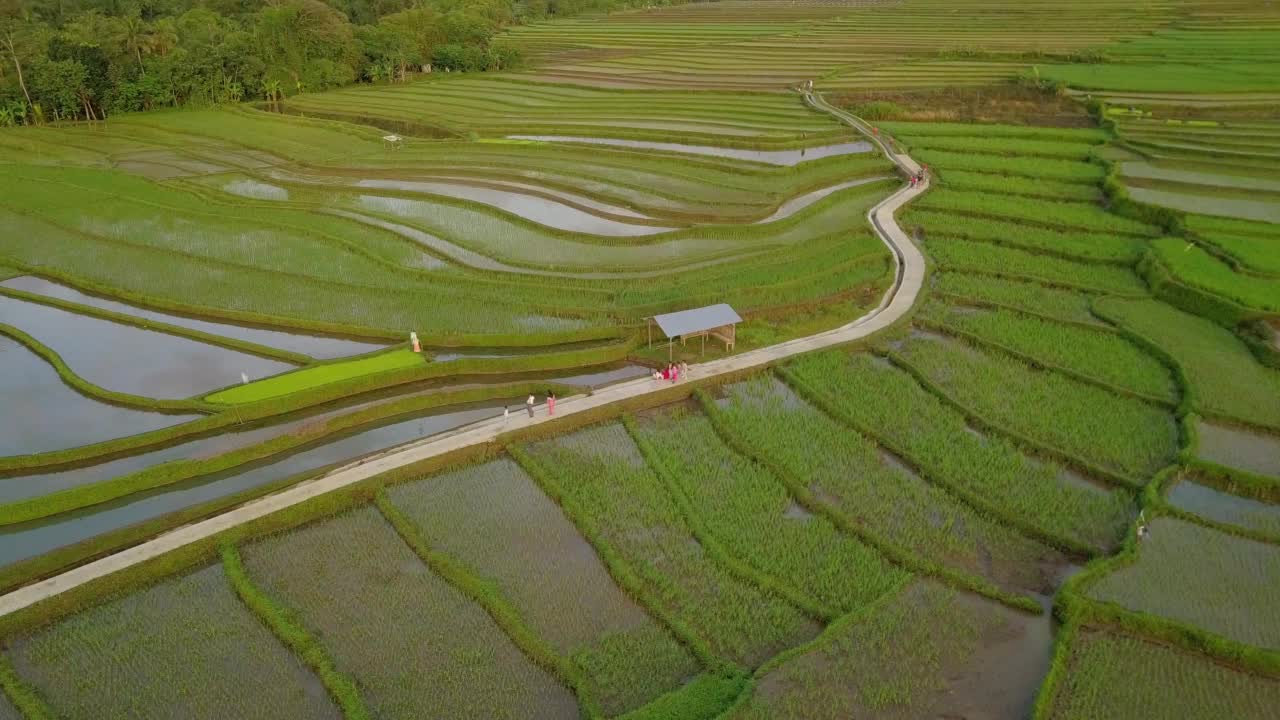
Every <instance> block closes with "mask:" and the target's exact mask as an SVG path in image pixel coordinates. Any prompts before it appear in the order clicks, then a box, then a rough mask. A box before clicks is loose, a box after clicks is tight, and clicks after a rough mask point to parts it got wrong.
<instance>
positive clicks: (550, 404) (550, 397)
mask: <svg viewBox="0 0 1280 720" xmlns="http://www.w3.org/2000/svg"><path fill="white" fill-rule="evenodd" d="M547 414H548V415H555V414H556V394H555V393H554V392H549V393H547Z"/></svg>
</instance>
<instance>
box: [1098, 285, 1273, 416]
mask: <svg viewBox="0 0 1280 720" xmlns="http://www.w3.org/2000/svg"><path fill="white" fill-rule="evenodd" d="M1094 307H1095V309H1096V310H1097V312H1098V314H1100V315H1101V316H1103V317H1104V318H1106V319H1108V320H1110V321H1112V322H1115V323H1117V324H1118V325H1120V326H1121V327H1122V328H1124V329H1126V330H1128V331H1130V332H1133V333H1135V334H1136V335H1138V336H1140V337H1142V338H1145V339H1146V340H1147V341H1148V342H1151V343H1152V344H1154V345H1155V346H1157V347H1159V348H1161V349H1162V350H1164V351H1165V352H1167V353H1169V355H1170V356H1171V357H1172V358H1173V359H1174V361H1175V362H1177V364H1178V366H1179V367H1180V368H1181V370H1182V373H1183V375H1184V376H1185V378H1186V382H1187V383H1188V385H1189V389H1190V391H1191V395H1192V406H1193V407H1195V408H1197V409H1199V410H1200V411H1201V412H1203V413H1206V414H1209V415H1217V416H1221V417H1226V418H1234V419H1238V420H1242V421H1244V422H1248V423H1252V424H1254V425H1261V426H1264V427H1270V428H1274V429H1280V404H1277V403H1276V402H1275V398H1277V397H1280V372H1278V371H1276V370H1274V369H1271V368H1268V367H1264V366H1263V365H1260V364H1259V363H1258V362H1257V360H1256V359H1254V357H1253V354H1252V353H1251V352H1249V348H1248V347H1247V346H1246V345H1245V344H1244V343H1242V342H1241V341H1240V339H1239V338H1238V337H1236V336H1235V335H1234V334H1233V333H1231V332H1230V331H1229V330H1227V329H1226V328H1223V327H1222V326H1221V325H1218V324H1216V323H1214V322H1212V321H1210V320H1206V319H1204V318H1202V317H1199V316H1196V315H1191V314H1189V313H1185V312H1182V311H1181V310H1177V309H1175V308H1173V307H1171V306H1169V305H1166V304H1164V303H1162V302H1157V301H1155V300H1123V299H1120V298H1101V299H1099V300H1097V301H1096V302H1095V304H1094Z"/></svg>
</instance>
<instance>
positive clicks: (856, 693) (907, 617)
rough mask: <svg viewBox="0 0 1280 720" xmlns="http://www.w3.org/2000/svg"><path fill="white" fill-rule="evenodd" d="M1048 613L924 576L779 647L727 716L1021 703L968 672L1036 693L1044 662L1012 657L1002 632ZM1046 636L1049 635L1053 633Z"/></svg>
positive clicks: (976, 709) (734, 719) (880, 713)
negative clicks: (1008, 660)
mask: <svg viewBox="0 0 1280 720" xmlns="http://www.w3.org/2000/svg"><path fill="white" fill-rule="evenodd" d="M1044 622H1046V621H1045V620H1041V619H1036V618H1033V617H1030V616H1027V615H1025V614H1022V613H1018V612H1016V611H1013V610H1010V609H1008V608H1005V607H1002V606H1000V605H998V604H996V603H993V602H991V601H989V600H985V599H979V598H975V597H973V596H971V595H965V594H963V593H957V592H956V591H954V590H951V589H948V588H944V587H940V586H938V585H936V584H934V583H930V582H927V581H923V580H918V581H916V582H914V583H912V584H910V585H909V586H907V587H906V588H905V589H904V590H903V591H901V592H899V593H896V594H895V595H893V596H891V597H888V598H886V599H885V601H882V602H879V603H876V604H875V605H873V606H871V607H870V608H868V609H867V610H866V611H864V612H858V613H851V614H849V615H846V616H845V617H843V618H841V619H840V620H838V621H837V622H835V623H833V624H832V625H830V626H829V627H828V628H827V630H826V631H825V632H824V633H823V634H822V636H821V637H819V638H818V639H817V640H815V641H814V642H812V643H810V644H809V645H807V646H803V647H802V648H797V649H796V651H794V652H790V653H784V654H783V655H779V656H778V657H777V658H776V659H775V660H774V661H773V662H771V663H770V664H769V665H768V666H766V667H764V668H762V669H761V672H760V673H758V675H757V678H756V682H755V687H754V688H753V692H752V693H751V694H750V695H749V696H746V697H744V698H743V699H742V700H740V701H739V703H738V705H737V707H735V708H734V710H733V711H732V712H730V713H728V714H727V715H726V717H727V718H729V719H730V720H755V719H757V718H758V719H760V720H764V719H766V718H768V719H770V720H773V719H785V718H796V719H799V718H804V719H805V720H810V719H817V718H831V719H832V720H835V719H836V718H842V719H843V718H851V717H887V718H919V717H934V716H936V715H940V714H941V715H945V714H948V713H958V712H964V713H965V714H966V715H968V714H972V715H975V716H977V715H987V714H988V713H991V716H996V715H1000V714H1002V713H1003V712H1006V711H1008V710H1014V711H1015V712H1016V710H1015V709H1014V708H1002V707H1001V706H1000V703H1001V702H1002V701H1003V702H1009V701H1008V700H1007V699H1001V698H997V697H995V696H993V695H992V694H990V693H984V692H983V691H982V690H980V689H978V688H974V687H966V686H965V683H964V682H963V680H961V679H960V678H963V677H964V676H965V675H967V674H968V673H972V672H980V670H979V668H987V667H990V668H992V670H993V671H994V672H997V673H998V674H999V676H1000V677H1001V681H1002V682H1001V686H1002V687H1003V688H1010V686H1013V687H1014V688H1017V689H1015V690H1013V692H1015V693H1016V692H1018V690H1021V691H1023V692H1027V693H1029V692H1033V691H1034V687H1035V684H1036V683H1037V682H1038V680H1039V673H1038V672H1037V670H1038V669H1037V668H1036V667H1034V666H1031V667H1021V668H1017V669H1014V668H1010V667H1007V666H1002V665H1001V660H1000V649H999V643H1000V641H999V638H1000V637H1001V636H1002V635H1007V634H1009V633H1016V634H1019V635H1021V634H1024V633H1030V632H1033V631H1032V630H1031V629H1030V628H1029V626H1033V625H1035V624H1038V623H1044ZM1044 639H1045V641H1046V643H1047V640H1048V635H1047V633H1045V636H1044ZM1046 649H1047V648H1046ZM996 668H999V669H996ZM1019 686H1021V687H1019ZM1009 704H1010V705H1016V704H1017V701H1013V702H1009Z"/></svg>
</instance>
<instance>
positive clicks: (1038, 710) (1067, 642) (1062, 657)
mask: <svg viewBox="0 0 1280 720" xmlns="http://www.w3.org/2000/svg"><path fill="white" fill-rule="evenodd" d="M1079 632H1080V621H1079V620H1078V619H1077V618H1075V617H1069V618H1067V620H1066V622H1064V623H1063V625H1062V627H1061V628H1059V629H1058V633H1057V636H1056V637H1054V639H1053V660H1051V661H1050V662H1049V671H1048V672H1047V673H1045V676H1044V680H1042V681H1041V682H1040V690H1039V691H1038V692H1037V693H1036V702H1035V705H1033V706H1032V710H1031V717H1032V720H1051V716H1052V715H1053V709H1054V706H1055V705H1056V704H1057V700H1058V693H1060V692H1061V691H1062V685H1063V683H1064V682H1066V680H1067V671H1068V665H1069V664H1070V662H1071V646H1072V643H1074V642H1075V639H1076V635H1077V634H1078V633H1079Z"/></svg>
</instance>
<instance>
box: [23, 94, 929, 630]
mask: <svg viewBox="0 0 1280 720" xmlns="http://www.w3.org/2000/svg"><path fill="white" fill-rule="evenodd" d="M805 99H806V102H808V103H809V104H810V105H811V106H813V107H815V108H818V109H820V110H822V111H824V112H828V113H831V114H832V115H834V116H836V117H837V118H839V119H840V120H841V121H842V122H844V123H847V124H848V125H850V126H852V127H854V128H855V129H857V130H858V131H859V132H863V133H865V134H867V136H868V137H869V138H870V139H871V140H872V141H873V142H875V144H876V145H877V146H878V147H879V148H880V149H881V150H882V151H883V152H885V153H886V155H888V156H889V158H890V159H891V160H892V161H893V162H894V164H895V165H896V166H897V167H898V168H899V169H900V170H902V171H903V172H905V173H908V174H913V173H916V172H919V169H920V166H919V165H918V164H917V163H916V162H915V161H914V160H913V159H911V158H910V157H909V156H907V155H904V154H898V153H895V152H893V150H892V149H891V148H890V147H889V146H888V145H886V144H885V143H884V141H883V140H881V139H880V138H879V137H878V136H877V135H875V134H873V133H869V132H867V131H868V128H867V126H866V124H865V123H863V122H862V121H861V120H859V119H858V118H856V117H853V116H852V115H849V114H848V113H844V112H842V111H839V110H837V109H835V108H833V107H831V106H830V105H828V104H827V103H826V102H825V101H824V100H823V99H822V98H821V96H818V95H812V94H809V95H806V96H805ZM927 189H928V182H927V181H926V182H925V183H923V184H921V185H918V186H916V187H910V186H906V187H903V188H901V189H899V190H898V191H897V192H895V193H894V194H893V195H891V196H889V197H888V198H886V199H885V200H883V201H882V202H880V203H879V204H877V205H876V206H875V207H873V208H872V209H871V210H870V211H869V212H868V213H867V217H868V220H869V221H870V222H871V224H872V226H873V227H874V228H875V230H876V233H877V234H878V235H879V237H880V239H881V240H882V241H883V242H884V243H885V244H886V245H887V246H888V247H889V249H890V250H891V252H892V253H893V257H894V263H895V266H896V277H895V280H894V282H893V284H892V285H891V287H890V288H889V290H888V292H887V293H886V294H885V296H884V299H883V300H882V301H881V303H880V305H879V306H878V307H876V308H875V309H874V310H872V311H871V312H869V313H868V314H866V315H864V316H863V317H861V318H859V319H858V320H855V321H853V322H851V323H848V324H847V325H844V326H842V327H839V328H836V329H834V330H830V331H826V332H821V333H817V334H815V335H810V336H808V337H804V338H799V339H796V340H791V341H788V342H784V343H779V344H777V345H773V346H769V347H765V348H760V349H757V350H753V351H749V352H744V353H741V354H739V355H735V356H731V357H727V358H723V359H720V360H714V361H711V362H707V363H702V364H698V365H694V366H692V367H691V371H690V373H689V377H688V380H689V381H693V382H697V381H700V380H706V379H709V378H714V377H717V376H721V375H726V374H730V373H737V372H741V371H743V370H747V369H750V368H759V367H764V366H767V365H770V364H773V363H775V362H777V361H779V360H782V359H784V358H788V357H793V356H796V355H799V354H802V353H805V352H810V351H813V350H818V349H821V348H827V347H832V346H835V345H840V344H843V343H848V342H852V341H855V340H859V339H862V338H865V337H867V336H869V335H872V334H874V333H876V332H878V331H880V330H883V329H885V328H888V327H890V326H891V325H893V324H895V323H896V322H898V321H899V320H901V319H902V318H903V317H905V316H906V315H907V313H908V312H909V311H910V310H911V308H912V306H913V305H914V304H915V301H916V298H917V296H918V295H919V292H920V289H921V287H922V286H923V283H924V277H925V260H924V256H923V255H922V254H921V253H920V251H919V249H918V248H917V247H916V246H915V244H914V243H913V242H912V240H911V238H910V237H908V235H907V234H906V233H905V232H904V231H903V230H902V228H901V227H899V225H898V223H897V221H896V220H895V219H894V213H895V212H896V211H897V210H898V209H899V208H901V207H902V206H903V205H905V204H907V203H908V202H910V201H911V200H912V199H914V198H915V197H917V196H918V195H920V194H921V193H923V192H924V191H925V190H927ZM659 389H660V385H658V384H655V383H654V381H652V380H650V379H648V378H645V379H640V380H633V381H629V382H625V383H620V384H617V385H612V386H609V387H607V388H604V389H602V390H600V391H597V392H595V393H593V394H589V395H577V396H573V397H568V398H565V399H564V400H562V401H560V402H559V403H558V404H557V407H556V411H557V416H558V417H564V416H571V415H574V414H578V413H588V412H590V411H592V410H595V409H597V408H602V407H605V406H607V405H611V404H614V403H619V402H622V401H624V400H627V399H630V398H636V397H639V396H643V395H646V394H649V393H653V392H655V391H657V390H659ZM550 419H551V418H550V417H549V416H548V415H547V414H546V413H545V412H542V411H540V412H539V414H537V415H536V416H535V417H533V418H528V417H526V416H523V415H517V416H515V417H512V418H510V419H506V418H501V417H498V418H493V419H490V420H485V421H482V422H478V423H474V424H472V425H469V426H466V427H464V428H460V429H458V430H455V431H452V432H449V433H445V434H442V435H438V436H435V437H432V438H430V439H427V440H425V441H422V442H418V443H414V444H410V445H406V446H403V447H400V448H398V449H396V450H393V451H390V452H387V453H385V454H383V455H381V456H378V457H374V458H371V459H366V460H363V461H360V462H358V463H356V464H354V465H350V466H346V467H343V468H340V469H337V470H334V471H333V472H330V473H328V474H326V475H324V476H322V477H320V478H317V479H314V480H311V481H308V482H305V483H301V484H299V485H296V486H294V487H292V488H290V489H288V490H285V491H283V492H280V493H277V494H275V495H270V496H267V497H264V498H261V499H259V500H255V501H252V502H249V503H247V504H245V505H243V506H241V507H239V508H237V509H235V510H232V511H229V512H226V513H223V514H221V515H218V516H216V517H213V518H209V519H207V520H204V521H201V522H197V523H194V524H192V525H188V526H185V527H182V528H179V529H177V530H174V531H172V532H169V533H166V534H164V535H161V536H159V537H157V538H155V539H153V540H150V541H148V542H145V543H142V544H140V545H138V546H135V547H133V548H130V549H128V550H125V551H123V552H120V553H116V554H114V555H111V556H108V557H105V558H102V559H100V560H97V561H94V562H92V563H89V564H87V565H83V566H81V567H78V568H76V569H73V570H70V571H68V572H65V573H63V574H61V575H57V576H55V577H52V578H49V579H47V580H43V581H41V582H37V583H34V584H32V585H28V586H26V587H24V588H21V589H19V590H16V591H14V592H12V593H10V594H8V595H5V596H4V597H2V598H0V616H4V615H8V614H11V613H14V612H16V611H18V610H21V609H23V608H26V607H29V606H31V605H33V604H35V603H37V602H40V601H41V600H44V599H47V598H50V597H53V596H55V595H57V594H59V593H62V592H65V591H67V590H70V589H72V588H75V587H78V586H81V585H84V584H86V583H88V582H91V581H93V580H95V579H98V578H102V577H105V576H107V575H110V574H111V573H114V572H117V571H119V570H122V569H124V568H127V567H130V566H133V565H136V564H139V563H143V562H146V561H148V560H151V559H153V558H156V557H159V556H161V555H164V554H165V553H168V552H170V551H173V550H176V549H178V548H181V547H183V546H185V545H188V544H191V543H194V542H197V541H200V540H203V539H206V538H210V537H213V536H215V535H217V534H219V533H221V532H223V531H225V530H227V529H229V528H232V527H235V526H237V525H239V524H242V523H245V522H249V521H251V520H254V519H257V518H261V517H264V516H266V515H269V514H271V513H273V512H276V511H279V510H282V509H285V508H288V507H291V506H295V505H298V504H299V503H303V502H306V501H308V500H311V499H313V498H316V497H319V496H321V495H324V494H325V493H329V492H332V491H334V490H337V489H339V488H343V487H347V486H350V485H353V484H355V483H358V482H360V481H362V480H365V479H368V478H371V477H373V476H375V475H379V474H381V473H385V472H389V471H392V470H395V469H396V468H400V467H404V466H406V465H411V464H413V463H417V462H420V461H422V460H424V459H427V458H431V457H435V456H439V455H442V454H445V453H449V452H452V451H455V450H458V449H460V448H465V447H468V446H472V445H478V444H482V443H487V442H491V441H493V440H495V439H496V438H498V437H499V436H500V435H503V434H504V433H508V432H511V431H516V430H520V429H523V428H528V427H531V426H536V425H539V424H542V423H545V422H547V421H549V420H550Z"/></svg>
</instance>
